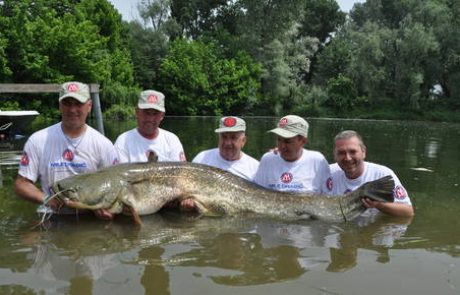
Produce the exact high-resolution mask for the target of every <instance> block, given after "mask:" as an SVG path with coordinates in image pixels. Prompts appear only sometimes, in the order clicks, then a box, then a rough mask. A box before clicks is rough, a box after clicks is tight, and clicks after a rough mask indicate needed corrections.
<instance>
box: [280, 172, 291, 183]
mask: <svg viewBox="0 0 460 295" xmlns="http://www.w3.org/2000/svg"><path fill="white" fill-rule="evenodd" d="M292 178H293V177H292V174H291V173H289V172H284V173H283V174H281V177H280V179H281V182H282V183H290V182H291V181H292Z"/></svg>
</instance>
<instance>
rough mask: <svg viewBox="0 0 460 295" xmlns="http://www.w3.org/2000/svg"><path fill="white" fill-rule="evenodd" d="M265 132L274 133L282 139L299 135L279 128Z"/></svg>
mask: <svg viewBox="0 0 460 295" xmlns="http://www.w3.org/2000/svg"><path fill="white" fill-rule="evenodd" d="M267 132H271V133H275V134H276V135H278V136H281V137H283V138H292V137H294V136H297V135H299V134H297V133H295V132H291V131H288V130H285V129H281V128H275V129H272V130H268V131H267Z"/></svg>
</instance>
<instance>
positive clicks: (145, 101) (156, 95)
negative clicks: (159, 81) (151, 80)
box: [137, 90, 166, 113]
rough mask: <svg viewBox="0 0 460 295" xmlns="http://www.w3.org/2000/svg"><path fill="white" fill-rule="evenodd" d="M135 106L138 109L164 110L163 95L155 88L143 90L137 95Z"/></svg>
mask: <svg viewBox="0 0 460 295" xmlns="http://www.w3.org/2000/svg"><path fill="white" fill-rule="evenodd" d="M137 107H138V108H140V109H155V110H158V111H160V112H163V113H164V112H165V111H166V110H165V95H164V94H163V93H161V92H159V91H155V90H144V91H142V92H141V95H140V96H139V102H138V103H137Z"/></svg>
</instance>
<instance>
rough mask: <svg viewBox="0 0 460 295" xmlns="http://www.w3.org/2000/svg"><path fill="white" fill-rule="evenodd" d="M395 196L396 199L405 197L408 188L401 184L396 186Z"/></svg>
mask: <svg viewBox="0 0 460 295" xmlns="http://www.w3.org/2000/svg"><path fill="white" fill-rule="evenodd" d="M395 197H396V199H399V200H402V199H404V198H405V197H406V190H405V189H404V188H403V187H402V186H400V185H398V186H396V187H395Z"/></svg>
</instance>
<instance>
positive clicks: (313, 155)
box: [254, 115, 332, 194]
mask: <svg viewBox="0 0 460 295" xmlns="http://www.w3.org/2000/svg"><path fill="white" fill-rule="evenodd" d="M269 132H271V133H275V134H276V135H277V152H276V153H274V152H268V153H265V154H264V155H263V156H262V159H261V160H260V164H259V169H258V170H257V173H256V175H255V177H254V182H256V183H257V184H259V185H261V186H264V187H266V188H269V189H273V190H279V191H291V192H306V191H310V192H317V193H328V194H329V193H331V191H332V178H331V172H330V170H329V164H328V162H327V160H326V159H325V157H324V156H323V155H322V154H321V153H320V152H317V151H311V150H307V149H305V148H304V146H305V144H306V143H307V137H308V123H307V121H305V120H304V119H303V118H301V117H299V116H295V115H288V116H285V117H283V118H281V119H280V120H279V122H278V125H277V128H275V129H272V130H270V131H269Z"/></svg>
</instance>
